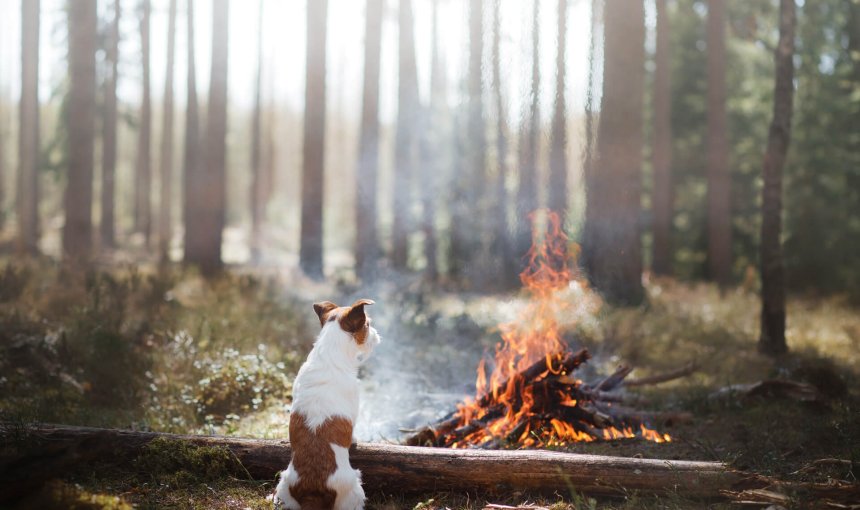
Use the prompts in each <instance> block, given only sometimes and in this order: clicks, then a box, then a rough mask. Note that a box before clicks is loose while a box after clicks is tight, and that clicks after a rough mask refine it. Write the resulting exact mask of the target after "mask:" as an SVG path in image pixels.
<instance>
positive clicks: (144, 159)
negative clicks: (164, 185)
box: [134, 0, 152, 246]
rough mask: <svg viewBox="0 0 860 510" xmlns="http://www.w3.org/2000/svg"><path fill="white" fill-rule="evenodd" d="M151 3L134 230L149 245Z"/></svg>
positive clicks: (144, 19)
mask: <svg viewBox="0 0 860 510" xmlns="http://www.w3.org/2000/svg"><path fill="white" fill-rule="evenodd" d="M151 13H152V5H151V0H142V2H141V15H140V49H141V59H142V64H141V67H142V69H143V84H142V87H143V102H142V103H141V107H140V127H139V130H138V139H137V167H136V175H135V188H134V190H135V195H134V196H135V202H134V204H135V207H134V230H135V231H136V232H140V233H142V234H143V239H144V243H145V245H146V246H149V238H150V235H151V233H152V202H151V200H152V199H151V195H152V148H151V140H152V97H151V91H150V88H151V87H150V62H149V53H150V52H149V24H150V16H151Z"/></svg>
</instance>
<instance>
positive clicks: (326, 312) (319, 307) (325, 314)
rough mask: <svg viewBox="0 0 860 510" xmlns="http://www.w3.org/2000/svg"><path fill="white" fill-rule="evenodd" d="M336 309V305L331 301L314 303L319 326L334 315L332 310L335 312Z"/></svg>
mask: <svg viewBox="0 0 860 510" xmlns="http://www.w3.org/2000/svg"><path fill="white" fill-rule="evenodd" d="M337 310H338V308H337V305H336V304H334V303H332V302H331V301H323V302H321V303H314V311H315V312H316V313H317V317H319V319H320V326H325V323H326V321H328V320H329V318H330V317H334V314H333V313H332V312H337Z"/></svg>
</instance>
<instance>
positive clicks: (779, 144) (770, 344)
mask: <svg viewBox="0 0 860 510" xmlns="http://www.w3.org/2000/svg"><path fill="white" fill-rule="evenodd" d="M795 23H796V20H795V3H794V0H781V1H780V7H779V44H778V45H777V47H776V51H775V54H774V60H775V61H776V79H775V85H774V93H773V120H772V122H771V124H770V132H769V133H768V139H767V150H766V151H765V156H764V172H763V174H764V186H763V188H762V222H761V251H760V255H759V256H760V258H761V301H762V306H761V336H760V338H759V344H758V345H759V350H760V351H761V352H764V353H766V354H769V355H779V354H782V353H785V352H786V351H788V346H787V345H786V343H785V268H784V264H783V259H782V243H781V240H780V235H781V234H782V169H783V166H784V165H785V157H786V154H787V153H788V145H789V142H790V141H791V115H792V100H793V97H794V83H793V81H794V62H793V60H792V59H793V58H794V30H795Z"/></svg>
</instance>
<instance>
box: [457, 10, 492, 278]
mask: <svg viewBox="0 0 860 510" xmlns="http://www.w3.org/2000/svg"><path fill="white" fill-rule="evenodd" d="M483 69H484V0H471V1H470V8H469V77H468V80H469V81H468V85H469V121H468V122H469V123H468V135H467V140H468V144H467V146H466V157H467V158H468V159H467V167H466V168H467V174H466V183H467V184H468V186H469V187H468V188H467V189H466V196H467V197H468V199H469V204H468V207H469V209H470V214H467V215H464V216H461V217H459V218H457V221H458V222H463V221H464V220H466V218H469V220H468V221H466V222H465V225H464V226H465V227H466V228H468V229H469V230H467V231H466V233H467V237H466V239H470V240H472V241H471V242H470V243H468V244H467V250H468V252H467V254H466V257H467V260H468V261H469V263H470V265H472V266H473V268H474V269H473V271H472V272H473V273H474V276H475V278H476V279H477V280H478V281H477V282H476V283H478V285H479V286H480V287H482V288H484V287H486V283H487V280H488V279H489V278H491V275H490V274H488V272H487V269H488V268H486V266H484V265H483V264H480V265H479V264H474V261H475V260H477V258H478V257H479V256H481V255H482V251H483V243H482V241H483V239H482V237H483V236H482V235H481V233H482V232H486V231H487V227H488V226H489V223H488V221H487V205H488V204H487V200H488V199H489V198H490V195H489V194H487V193H485V192H484V190H485V189H487V187H486V185H485V184H484V183H485V182H487V174H486V157H485V153H486V150H487V141H486V133H485V131H486V126H485V124H484V86H483ZM482 267H484V269H483V270H482V269H481V268H482Z"/></svg>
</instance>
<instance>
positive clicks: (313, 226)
mask: <svg viewBox="0 0 860 510" xmlns="http://www.w3.org/2000/svg"><path fill="white" fill-rule="evenodd" d="M307 5H308V20H307V26H308V31H307V53H306V59H305V62H307V65H306V66H305V73H306V74H305V83H306V86H305V119H304V124H305V125H304V148H303V151H302V225H301V229H302V231H301V247H300V248H299V263H300V265H301V268H302V270H303V271H304V272H305V274H307V275H308V276H310V277H311V278H322V276H323V180H324V172H325V113H326V79H325V70H326V26H327V22H326V17H327V16H328V0H308V3H307Z"/></svg>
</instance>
